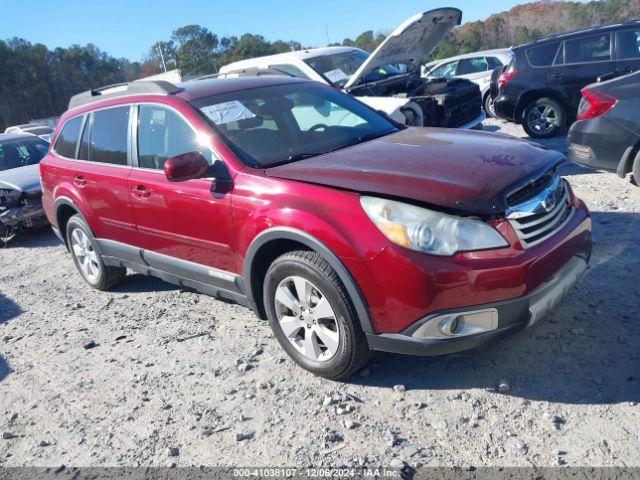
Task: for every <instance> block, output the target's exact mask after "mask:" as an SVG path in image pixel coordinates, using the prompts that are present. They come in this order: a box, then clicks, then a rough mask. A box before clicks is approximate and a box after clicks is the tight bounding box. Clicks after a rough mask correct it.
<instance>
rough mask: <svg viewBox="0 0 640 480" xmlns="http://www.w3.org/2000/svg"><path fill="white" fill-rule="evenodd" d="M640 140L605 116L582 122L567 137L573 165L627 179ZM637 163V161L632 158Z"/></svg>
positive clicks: (575, 124) (573, 127) (576, 123)
mask: <svg viewBox="0 0 640 480" xmlns="http://www.w3.org/2000/svg"><path fill="white" fill-rule="evenodd" d="M638 140H640V138H639V137H638V136H637V135H635V134H633V133H631V132H629V131H628V130H626V129H624V128H621V127H619V126H617V125H616V124H615V123H613V122H612V121H611V120H609V119H607V118H606V116H605V117H597V118H594V119H590V120H579V121H577V122H575V123H574V124H573V125H572V126H571V130H569V135H568V137H567V144H568V158H569V160H570V161H571V162H573V163H575V164H577V165H580V166H583V167H587V168H594V169H597V170H606V171H609V172H618V173H619V174H620V175H621V176H624V174H625V173H627V171H628V169H629V168H630V165H629V155H630V154H631V150H633V148H632V147H633V146H634V145H636V144H637V143H638ZM631 160H633V159H631Z"/></svg>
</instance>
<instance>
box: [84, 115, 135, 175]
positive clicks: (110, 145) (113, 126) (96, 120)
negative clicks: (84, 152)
mask: <svg viewBox="0 0 640 480" xmlns="http://www.w3.org/2000/svg"><path fill="white" fill-rule="evenodd" d="M129 111H130V108H129V106H126V107H114V108H107V109H104V110H96V111H95V112H93V113H92V117H93V118H92V121H91V142H90V148H89V158H90V159H91V161H92V162H101V163H112V164H114V165H126V164H127V137H128V134H127V132H128V130H129Z"/></svg>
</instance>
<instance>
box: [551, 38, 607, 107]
mask: <svg viewBox="0 0 640 480" xmlns="http://www.w3.org/2000/svg"><path fill="white" fill-rule="evenodd" d="M611 47H612V43H611V35H610V33H601V34H596V35H589V36H587V37H579V38H574V39H571V40H566V41H565V42H563V45H562V46H561V47H560V48H561V50H560V52H559V53H558V58H557V59H556V62H555V63H554V65H553V66H551V68H549V70H548V82H549V85H550V86H551V87H552V88H555V89H558V90H560V91H561V92H562V93H563V94H564V95H565V97H566V99H567V101H568V102H569V105H570V106H571V107H572V108H573V110H574V111H573V112H572V113H575V111H576V110H577V108H578V104H579V103H580V98H581V97H582V95H581V93H580V90H582V89H583V88H584V87H585V86H587V85H588V84H590V83H593V82H596V81H597V80H598V78H599V77H601V76H606V75H611V74H613V73H614V72H615V69H616V65H615V61H614V60H612V48H611Z"/></svg>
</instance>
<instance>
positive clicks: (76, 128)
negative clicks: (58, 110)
mask: <svg viewBox="0 0 640 480" xmlns="http://www.w3.org/2000/svg"><path fill="white" fill-rule="evenodd" d="M81 125H82V117H75V118H72V119H71V120H68V121H67V123H65V124H64V127H62V130H61V131H60V134H59V135H58V140H56V145H55V147H54V150H55V152H56V153H57V154H58V155H61V156H63V157H67V158H75V156H76V145H77V144H78V137H79V136H80V126H81Z"/></svg>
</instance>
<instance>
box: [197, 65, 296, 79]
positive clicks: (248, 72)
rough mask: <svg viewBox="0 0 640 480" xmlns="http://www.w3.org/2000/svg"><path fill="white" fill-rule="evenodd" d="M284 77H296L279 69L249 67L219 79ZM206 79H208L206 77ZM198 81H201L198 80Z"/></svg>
mask: <svg viewBox="0 0 640 480" xmlns="http://www.w3.org/2000/svg"><path fill="white" fill-rule="evenodd" d="M269 75H273V76H282V77H294V75H292V74H291V73H289V72H285V71H284V70H281V69H279V68H278V67H269V68H264V67H249V68H240V69H238V70H230V71H228V72H224V73H220V74H218V76H219V77H223V78H224V77H233V76H237V77H264V76H269ZM204 78H207V77H206V76H205V77H204ZM197 80H200V78H198V79H197Z"/></svg>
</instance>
